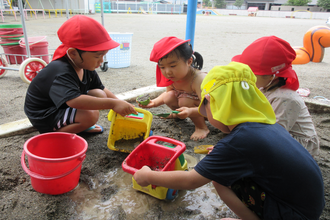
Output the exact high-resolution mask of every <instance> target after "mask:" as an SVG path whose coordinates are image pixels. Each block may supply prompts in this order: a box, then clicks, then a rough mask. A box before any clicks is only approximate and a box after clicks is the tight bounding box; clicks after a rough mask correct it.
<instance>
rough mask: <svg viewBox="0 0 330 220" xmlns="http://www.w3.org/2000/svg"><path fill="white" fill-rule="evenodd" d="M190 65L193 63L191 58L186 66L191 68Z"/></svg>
mask: <svg viewBox="0 0 330 220" xmlns="http://www.w3.org/2000/svg"><path fill="white" fill-rule="evenodd" d="M192 63H193V58H192V57H190V58H189V60H188V65H189V66H191V64H192Z"/></svg>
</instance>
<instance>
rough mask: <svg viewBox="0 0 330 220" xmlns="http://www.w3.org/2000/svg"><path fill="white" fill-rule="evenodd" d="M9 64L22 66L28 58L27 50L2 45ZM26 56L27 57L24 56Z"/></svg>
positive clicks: (17, 46)
mask: <svg viewBox="0 0 330 220" xmlns="http://www.w3.org/2000/svg"><path fill="white" fill-rule="evenodd" d="M1 46H2V48H3V51H4V53H5V55H6V58H7V61H8V63H9V64H21V63H22V62H23V61H24V60H25V57H26V49H25V48H23V47H21V46H20V45H18V43H17V45H1ZM23 55H25V56H23Z"/></svg>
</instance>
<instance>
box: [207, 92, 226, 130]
mask: <svg viewBox="0 0 330 220" xmlns="http://www.w3.org/2000/svg"><path fill="white" fill-rule="evenodd" d="M205 100H206V101H205ZM205 103H206V104H205ZM204 105H205V110H206V115H207V119H208V120H209V122H210V123H211V125H213V126H214V127H215V128H217V129H219V130H220V131H222V132H223V133H226V134H228V133H230V130H229V128H228V126H226V125H224V124H222V123H221V122H220V121H217V120H215V119H214V118H213V115H212V112H211V107H210V95H205V99H204Z"/></svg>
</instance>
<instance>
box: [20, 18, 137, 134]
mask: <svg viewBox="0 0 330 220" xmlns="http://www.w3.org/2000/svg"><path fill="white" fill-rule="evenodd" d="M57 34H58V37H59V39H60V41H61V42H62V44H61V45H60V46H59V47H58V48H57V49H56V51H55V53H54V56H53V60H52V62H51V63H49V64H48V65H47V66H46V67H45V68H43V69H42V70H41V71H40V72H39V73H38V75H37V76H36V77H35V78H34V79H33V80H32V82H31V84H30V85H29V88H28V90H27V93H26V98H25V104H24V111H25V114H26V115H27V117H28V118H29V120H30V122H31V124H32V125H33V126H34V127H35V128H37V129H38V131H39V132H40V133H45V132H52V131H58V132H69V133H81V132H86V133H94V134H95V133H102V132H103V128H102V126H100V125H96V124H95V123H96V122H97V120H98V118H99V110H100V109H113V110H114V111H115V112H118V113H119V114H121V115H128V114H131V113H137V112H136V111H135V110H134V106H133V105H131V104H130V103H128V102H126V101H123V100H119V99H118V98H117V97H116V96H115V95H114V94H113V93H112V92H110V91H109V90H108V89H107V88H105V86H104V85H103V84H102V82H101V80H100V78H99V76H98V74H97V72H96V71H95V69H96V68H98V67H99V66H100V65H101V63H102V62H103V56H104V55H106V53H107V52H108V51H109V50H111V49H113V48H115V47H117V46H119V43H117V42H115V41H114V40H112V39H111V38H110V36H109V34H108V32H107V30H106V29H105V28H104V27H103V26H102V25H101V24H100V23H99V22H98V21H96V20H94V19H92V18H90V17H88V16H84V15H75V16H73V17H72V18H70V19H68V20H67V21H66V22H64V23H63V24H62V26H61V27H60V28H59V30H58V32H57Z"/></svg>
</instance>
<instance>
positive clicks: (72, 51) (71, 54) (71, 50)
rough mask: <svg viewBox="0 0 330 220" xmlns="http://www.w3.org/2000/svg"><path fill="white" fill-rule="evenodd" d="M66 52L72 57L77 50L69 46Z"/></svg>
mask: <svg viewBox="0 0 330 220" xmlns="http://www.w3.org/2000/svg"><path fill="white" fill-rule="evenodd" d="M68 54H69V56H70V57H71V58H74V57H75V56H76V55H77V54H78V52H77V50H76V49H74V48H72V47H71V48H69V49H68Z"/></svg>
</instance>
